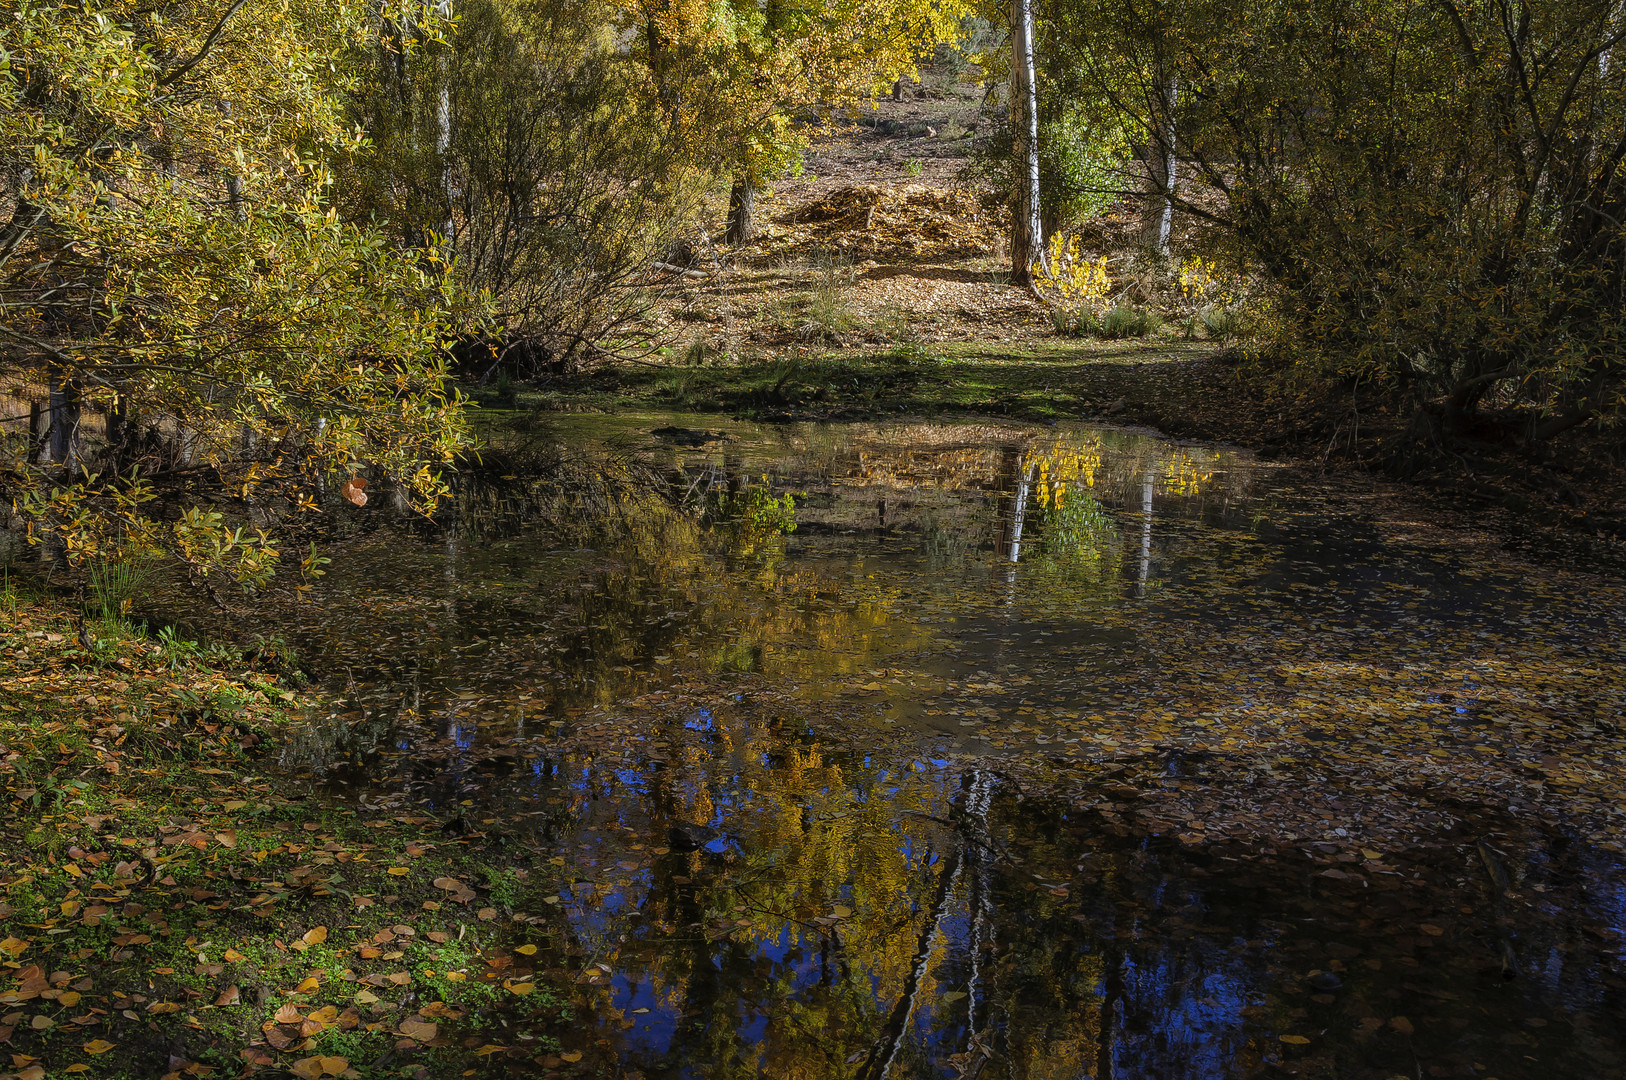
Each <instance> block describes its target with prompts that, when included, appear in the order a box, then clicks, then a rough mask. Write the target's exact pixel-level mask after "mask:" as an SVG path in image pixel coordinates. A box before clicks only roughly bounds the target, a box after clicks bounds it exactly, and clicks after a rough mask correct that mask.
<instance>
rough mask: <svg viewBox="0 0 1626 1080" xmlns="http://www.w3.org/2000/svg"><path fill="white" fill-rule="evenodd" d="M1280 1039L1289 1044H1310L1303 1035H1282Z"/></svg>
mask: <svg viewBox="0 0 1626 1080" xmlns="http://www.w3.org/2000/svg"><path fill="white" fill-rule="evenodd" d="M1281 1040H1282V1042H1284V1043H1287V1044H1288V1045H1289V1046H1308V1045H1309V1044H1310V1040H1309V1039H1306V1038H1305V1037H1304V1036H1303V1035H1283V1036H1281Z"/></svg>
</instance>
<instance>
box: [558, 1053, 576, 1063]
mask: <svg viewBox="0 0 1626 1080" xmlns="http://www.w3.org/2000/svg"><path fill="white" fill-rule="evenodd" d="M581 1059H582V1052H581V1051H580V1050H572V1051H571V1052H570V1053H568V1054H560V1055H559V1060H560V1061H568V1062H571V1063H573V1064H574V1063H575V1062H578V1061H580V1060H581Z"/></svg>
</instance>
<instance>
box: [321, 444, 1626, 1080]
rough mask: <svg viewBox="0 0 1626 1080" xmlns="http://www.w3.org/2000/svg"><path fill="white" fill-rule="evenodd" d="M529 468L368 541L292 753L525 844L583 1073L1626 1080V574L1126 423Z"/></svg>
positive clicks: (334, 593) (342, 582)
mask: <svg viewBox="0 0 1626 1080" xmlns="http://www.w3.org/2000/svg"><path fill="white" fill-rule="evenodd" d="M554 440H556V441H557V442H558V443H559V444H560V445H561V446H564V447H567V448H569V449H568V451H566V452H565V458H566V460H567V464H568V466H569V469H571V470H574V472H573V473H571V475H573V476H575V478H576V480H575V481H573V482H572V483H567V484H561V483H560V482H559V480H558V479H557V477H558V475H559V474H558V473H553V474H551V476H552V479H550V480H548V481H545V482H542V483H539V484H537V485H534V486H533V485H530V484H529V482H528V481H527V480H526V479H524V477H523V474H522V472H518V471H516V472H514V473H508V474H503V475H502V476H495V475H493V476H492V477H490V478H488V482H485V483H472V484H470V485H468V487H467V489H466V490H465V492H464V495H463V498H462V501H461V502H460V506H459V509H458V511H457V512H456V513H454V514H452V515H449V516H448V517H447V518H446V519H445V520H444V521H442V522H440V523H439V524H438V525H435V526H428V525H423V524H414V523H411V522H409V521H407V520H405V519H402V518H399V517H395V516H392V515H391V514H390V513H389V512H388V510H387V509H385V508H382V507H375V508H374V510H373V512H371V513H370V514H364V515H358V516H357V518H356V523H357V524H356V533H355V535H354V536H352V537H351V538H349V539H348V540H346V541H345V542H344V543H343V544H342V545H340V546H339V547H338V549H337V551H336V555H337V557H336V558H335V562H334V565H333V567H332V573H331V574H330V576H329V577H328V578H327V579H326V581H325V584H324V589H325V592H326V595H325V596H324V597H322V600H323V604H322V605H320V610H321V611H322V612H323V614H322V616H321V617H320V618H319V619H317V618H312V617H308V616H307V617H305V618H306V621H305V622H304V623H303V624H299V625H298V626H297V630H296V634H297V637H298V639H299V640H298V644H299V645H300V646H301V647H302V648H303V649H304V650H305V651H306V652H307V653H308V654H310V655H312V656H313V657H315V658H316V661H317V663H318V664H319V665H320V666H321V667H322V668H323V669H324V670H325V671H327V672H330V673H334V678H333V682H334V685H335V686H339V685H344V684H346V683H347V682H349V681H350V680H351V679H353V680H354V687H353V688H352V689H351V690H350V691H349V692H347V693H346V694H344V695H343V700H342V703H341V705H340V706H339V707H338V708H336V709H335V710H334V711H333V713H332V714H331V715H327V716H322V717H317V718H316V723H315V725H314V728H313V731H312V733H311V735H310V737H309V738H306V739H304V740H302V741H301V742H299V743H298V744H297V745H296V746H295V747H293V748H291V749H290V751H289V762H290V764H293V765H295V766H297V767H300V768H307V769H310V770H313V771H314V772H316V773H318V774H320V775H321V776H323V777H326V778H327V779H328V781H329V782H331V783H334V784H342V785H349V786H353V787H359V788H361V789H362V790H363V791H364V792H365V794H366V796H367V797H368V798H370V799H372V800H375V801H378V802H383V803H386V804H387V803H388V802H390V801H395V802H398V803H401V804H405V803H407V802H409V801H410V802H413V803H416V804H418V805H422V806H426V807H428V808H430V809H431V810H433V811H434V812H435V813H437V814H439V815H442V816H444V817H446V818H448V819H452V820H454V821H455V823H456V825H457V826H458V827H459V828H465V829H469V830H476V831H487V832H489V833H490V834H492V835H493V836H503V837H508V838H510V839H511V840H512V841H513V842H515V843H517V844H521V845H524V846H525V847H527V848H528V849H531V850H536V851H539V852H540V853H541V855H540V857H538V859H537V865H538V867H539V872H545V873H553V874H557V875H559V877H560V888H559V889H558V891H557V895H556V896H554V897H553V898H552V903H553V905H554V907H555V908H556V910H557V911H558V912H560V913H562V916H563V918H564V920H565V925H566V926H567V928H568V929H567V940H565V941H561V942H557V943H556V944H557V950H556V951H557V956H558V958H559V962H560V963H561V964H568V965H569V966H570V970H571V972H572V977H573V978H574V979H575V980H576V986H577V989H578V991H579V993H580V995H581V1007H580V1011H579V1015H580V1016H581V1017H582V1023H583V1024H584V1025H586V1028H585V1029H584V1030H583V1032H582V1033H581V1034H582V1038H583V1045H584V1046H588V1047H589V1048H590V1049H591V1052H592V1054H593V1060H598V1061H601V1062H612V1061H613V1062H614V1063H615V1067H616V1068H617V1069H618V1070H620V1071H621V1073H622V1074H624V1075H627V1076H632V1075H635V1074H642V1075H644V1076H647V1077H736V1076H738V1077H747V1076H749V1077H757V1076H766V1077H776V1078H778V1077H807V1078H814V1077H817V1078H825V1077H831V1078H834V1077H857V1078H863V1080H874V1078H879V1077H883V1076H889V1077H896V1078H904V1077H910V1078H926V1077H937V1078H944V1077H963V1078H969V1077H986V1078H990V1080H992V1078H1006V1077H1009V1078H1018V1077H1020V1078H1041V1077H1058V1078H1059V1077H1093V1078H1097V1080H1103V1078H1106V1077H1120V1078H1149V1077H1171V1078H1173V1077H1181V1078H1185V1077H1193V1078H1195V1077H1232V1076H1237V1077H1241V1076H1287V1075H1300V1076H1317V1077H1321V1076H1326V1077H1333V1076H1336V1077H1375V1078H1390V1077H1400V1076H1403V1077H1422V1076H1462V1077H1469V1076H1473V1077H1487V1076H1493V1077H1501V1078H1502V1080H1510V1078H1513V1077H1544V1078H1545V1077H1551V1076H1576V1077H1582V1076H1585V1077H1606V1076H1620V1075H1622V1072H1621V1066H1622V1062H1623V1060H1626V1058H1623V1046H1626V1034H1623V1027H1622V1020H1623V1019H1626V1008H1623V1005H1626V996H1623V995H1626V972H1623V971H1622V961H1621V959H1620V953H1619V951H1620V948H1621V944H1622V931H1623V930H1626V877H1623V875H1622V873H1621V866H1620V855H1619V854H1618V841H1619V839H1620V832H1619V825H1620V819H1619V817H1618V816H1617V815H1618V814H1619V812H1620V809H1621V807H1620V805H1619V799H1618V795H1619V792H1620V791H1622V790H1623V785H1622V784H1621V780H1622V777H1621V776H1620V775H1619V770H1620V769H1621V767H1622V765H1621V762H1622V761H1626V754H1622V753H1621V751H1622V750H1623V749H1626V748H1623V747H1622V746H1621V745H1620V742H1619V731H1618V729H1617V727H1616V725H1617V724H1618V723H1619V722H1620V718H1621V715H1622V711H1623V709H1622V703H1623V700H1626V699H1623V696H1622V688H1621V685H1620V683H1621V670H1622V665H1621V663H1620V660H1621V657H1620V642H1621V641H1622V640H1623V639H1622V634H1621V631H1622V629H1623V626H1622V623H1623V622H1626V618H1623V617H1622V611H1623V608H1622V606H1621V604H1620V601H1621V599H1622V597H1621V590H1620V587H1619V585H1618V584H1617V583H1614V582H1612V581H1607V580H1601V579H1590V578H1584V577H1582V576H1579V575H1572V576H1570V577H1566V578H1562V579H1560V578H1558V577H1557V576H1555V575H1553V574H1542V575H1532V574H1531V572H1529V571H1528V570H1526V569H1523V568H1520V567H1516V566H1511V565H1504V564H1502V563H1500V562H1498V561H1497V560H1496V559H1494V558H1492V557H1489V556H1483V555H1476V554H1473V553H1471V552H1470V551H1466V550H1464V549H1463V548H1462V547H1461V546H1460V545H1456V544H1454V543H1452V542H1450V541H1449V540H1441V539H1438V538H1435V537H1432V536H1431V535H1430V534H1428V533H1427V532H1426V530H1421V529H1410V528H1408V527H1407V526H1406V525H1405V523H1403V522H1400V523H1396V522H1394V521H1393V520H1392V519H1391V520H1390V521H1389V524H1386V525H1380V524H1376V523H1375V521H1376V520H1377V519H1376V518H1374V517H1373V515H1371V514H1369V513H1367V512H1366V511H1365V510H1364V509H1363V508H1362V506H1361V505H1360V502H1359V500H1358V499H1355V498H1354V497H1352V496H1349V495H1348V494H1347V493H1337V492H1329V491H1321V490H1314V489H1306V488H1302V487H1301V488H1297V489H1295V488H1293V487H1291V486H1289V485H1287V484H1286V483H1284V481H1282V480H1281V479H1280V476H1279V474H1278V472H1277V471H1276V470H1274V469H1272V468H1271V467H1269V466H1266V465H1262V464H1258V463H1254V462H1251V461H1250V460H1248V459H1247V458H1246V457H1243V456H1239V455H1237V454H1233V453H1231V452H1228V451H1224V450H1216V449H1211V448H1205V447H1198V446H1186V445H1176V444H1173V443H1169V442H1166V441H1161V440H1159V439H1156V438H1153V437H1150V436H1146V435H1142V434H1136V433H1132V432H1122V431H1110V430H1099V429H1093V428H1085V427H1076V428H1069V427H1065V426H1063V427H1023V426H1014V425H1013V426H995V425H986V424H964V425H953V424H933V425H928V424H906V423H898V424H882V425H842V426H811V425H809V426H783V427H766V428H764V427H756V426H754V425H748V424H740V423H734V422H731V421H727V420H723V419H720V418H716V417H692V416H691V417H670V416H659V417H656V416H623V417H612V418H605V417H593V418H563V419H561V420H560V421H559V422H558V424H557V426H556V427H554V428H552V429H550V431H549V432H548V433H547V434H546V435H545V436H544V437H543V438H542V439H541V440H540V441H541V443H543V444H545V443H548V442H550V441H554ZM514 468H515V469H516V470H519V469H521V466H518V465H516V466H514ZM607 475H609V476H612V479H613V477H614V476H629V477H634V478H641V479H642V480H643V481H648V480H649V479H651V478H654V479H658V480H659V481H660V482H661V483H662V484H664V485H665V487H666V488H667V489H668V490H669V491H670V493H671V494H670V495H669V496H668V497H666V498H665V499H636V498H615V497H613V495H610V494H606V491H607V490H608V489H607V488H605V487H604V486H603V485H602V484H601V483H600V481H601V479H602V478H603V477H604V476H607ZM611 486H612V487H613V486H614V485H613V484H612V485H611ZM565 489H568V490H569V491H570V492H573V493H574V494H572V495H568V496H562V495H561V494H560V491H561V490H565ZM787 494H789V495H790V497H791V500H792V502H793V504H794V505H793V507H792V506H790V505H787V504H786V503H785V502H784V501H783V500H784V497H785V496H786V495H787ZM571 500H574V501H571ZM380 501H381V502H382V501H384V500H380ZM674 502H677V503H680V504H681V509H674V508H673V505H672V504H673V503H674ZM792 525H794V529H793V530H790V526H792ZM787 530H790V531H787ZM312 610H315V609H314V608H313V609H312ZM290 636H294V635H290ZM550 859H551V861H548V860H550Z"/></svg>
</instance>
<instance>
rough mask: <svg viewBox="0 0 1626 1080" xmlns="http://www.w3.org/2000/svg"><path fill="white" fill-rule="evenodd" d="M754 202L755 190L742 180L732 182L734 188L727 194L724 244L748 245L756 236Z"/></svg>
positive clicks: (755, 197) (755, 198)
mask: <svg viewBox="0 0 1626 1080" xmlns="http://www.w3.org/2000/svg"><path fill="white" fill-rule="evenodd" d="M756 201H757V191H756V188H754V187H752V186H751V185H750V183H748V182H747V181H745V180H743V179H737V180H735V181H734V187H733V188H732V189H731V190H730V191H729V193H728V231H727V232H725V233H723V241H724V242H725V243H729V244H734V245H736V246H737V245H739V244H745V243H749V242H750V241H751V239H752V238H753V237H755V236H756V233H757V225H756Z"/></svg>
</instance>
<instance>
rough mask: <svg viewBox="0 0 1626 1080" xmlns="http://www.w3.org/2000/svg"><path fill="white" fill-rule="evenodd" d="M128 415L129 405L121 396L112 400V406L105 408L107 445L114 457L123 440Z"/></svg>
mask: <svg viewBox="0 0 1626 1080" xmlns="http://www.w3.org/2000/svg"><path fill="white" fill-rule="evenodd" d="M129 417H130V405H129V403H128V402H127V401H126V400H125V399H124V398H122V397H121V398H118V399H116V400H115V401H114V402H113V407H112V408H111V409H109V410H107V413H106V419H107V446H108V449H109V450H111V451H113V454H114V456H115V457H116V456H117V454H118V448H119V446H120V445H121V444H122V443H123V442H124V435H125V431H126V427H127V421H128V420H129Z"/></svg>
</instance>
